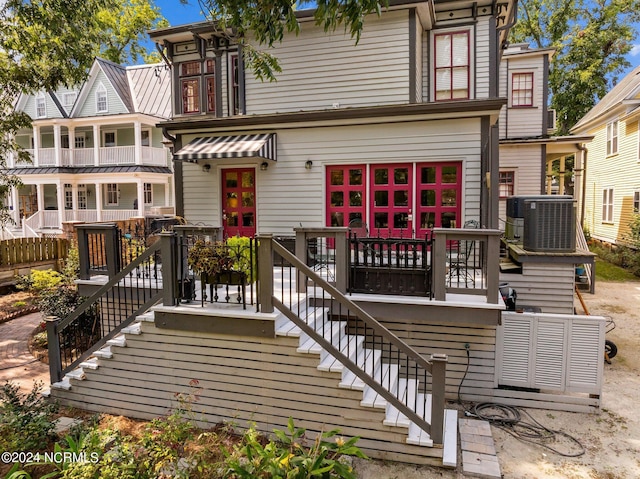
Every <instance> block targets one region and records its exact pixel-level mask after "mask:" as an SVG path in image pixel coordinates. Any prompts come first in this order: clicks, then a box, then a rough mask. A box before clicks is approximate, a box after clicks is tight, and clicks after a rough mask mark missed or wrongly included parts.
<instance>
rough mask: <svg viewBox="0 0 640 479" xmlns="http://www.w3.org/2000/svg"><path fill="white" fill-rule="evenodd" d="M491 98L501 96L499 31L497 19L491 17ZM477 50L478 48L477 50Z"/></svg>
mask: <svg viewBox="0 0 640 479" xmlns="http://www.w3.org/2000/svg"><path fill="white" fill-rule="evenodd" d="M489 31H490V32H491V33H490V34H489V98H498V97H499V96H500V62H499V61H498V58H499V56H500V54H499V52H498V41H497V37H498V33H497V32H496V19H495V17H493V16H492V17H491V19H490V20H489ZM475 51H477V49H476V50H475ZM508 84H509V78H507V95H506V96H507V97H508V96H509V95H508V91H509V87H508Z"/></svg>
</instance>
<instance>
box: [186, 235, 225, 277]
mask: <svg viewBox="0 0 640 479" xmlns="http://www.w3.org/2000/svg"><path fill="white" fill-rule="evenodd" d="M187 264H188V265H189V267H190V268H191V269H192V270H193V272H194V273H195V274H197V275H199V276H200V279H201V281H202V282H203V283H209V284H217V283H220V282H221V281H220V275H221V274H224V273H226V272H228V271H230V270H231V269H232V267H233V259H232V258H231V257H230V256H229V254H228V249H227V248H226V247H225V245H224V243H219V242H211V241H203V240H197V241H196V242H195V244H194V245H193V246H192V247H191V248H190V249H189V253H188V255H187Z"/></svg>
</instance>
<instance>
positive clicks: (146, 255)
mask: <svg viewBox="0 0 640 479" xmlns="http://www.w3.org/2000/svg"><path fill="white" fill-rule="evenodd" d="M160 250H161V243H160V242H156V243H155V244H154V245H152V246H151V247H149V248H148V249H146V250H145V251H144V252H143V253H142V254H140V255H139V256H138V257H137V258H135V259H134V260H133V261H132V262H131V263H130V264H129V265H127V266H126V267H125V268H124V269H122V270H121V271H119V272H118V273H117V274H115V275H114V276H113V277H112V278H110V280H109V281H108V282H107V284H105V285H104V286H102V287H100V288H99V289H98V290H97V291H96V292H95V293H94V294H92V295H91V296H90V297H89V298H88V299H86V300H85V301H84V302H83V303H82V304H81V305H80V306H78V308H76V309H75V310H74V311H73V312H72V313H71V314H70V315H69V316H67V317H66V318H55V317H50V318H47V339H48V349H49V373H50V376H51V382H58V381H60V380H61V379H62V376H63V375H64V374H66V373H67V372H69V371H71V370H72V369H73V368H75V367H76V366H77V365H79V364H80V363H81V362H82V361H84V360H85V359H86V358H88V357H89V356H90V355H91V354H92V353H93V352H94V351H95V350H97V349H98V348H100V347H101V346H103V345H104V344H106V342H107V341H108V340H109V339H111V338H113V337H114V336H115V335H116V334H117V333H118V332H120V331H121V330H122V329H123V328H124V327H126V326H128V325H129V324H131V323H132V322H133V320H134V319H135V318H136V317H137V316H138V315H139V314H141V313H143V312H145V311H146V310H148V309H149V308H150V307H151V306H153V305H154V304H156V303H157V302H159V301H160V300H161V299H162V291H163V290H162V282H161V278H160V277H159V275H158V274H157V269H156V265H158V264H159V263H160ZM81 258H82V255H81Z"/></svg>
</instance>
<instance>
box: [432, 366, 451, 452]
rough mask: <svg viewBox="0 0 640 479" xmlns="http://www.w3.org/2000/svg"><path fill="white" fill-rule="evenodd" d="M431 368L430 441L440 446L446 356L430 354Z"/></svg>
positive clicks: (442, 430)
mask: <svg viewBox="0 0 640 479" xmlns="http://www.w3.org/2000/svg"><path fill="white" fill-rule="evenodd" d="M429 361H430V362H431V364H432V367H431V439H432V440H433V442H434V443H436V444H442V438H443V433H444V393H445V382H446V379H447V355H446V354H432V355H431V357H430V358H429Z"/></svg>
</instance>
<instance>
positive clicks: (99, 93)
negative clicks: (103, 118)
mask: <svg viewBox="0 0 640 479" xmlns="http://www.w3.org/2000/svg"><path fill="white" fill-rule="evenodd" d="M107 111H108V106H107V89H106V88H105V87H104V85H103V84H102V83H100V85H99V86H98V89H97V90H96V112H98V113H105V112H107Z"/></svg>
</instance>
